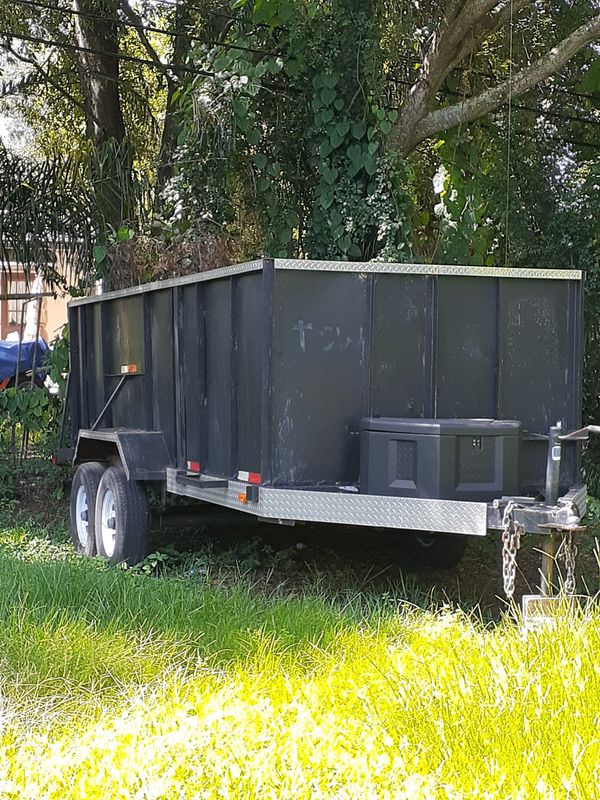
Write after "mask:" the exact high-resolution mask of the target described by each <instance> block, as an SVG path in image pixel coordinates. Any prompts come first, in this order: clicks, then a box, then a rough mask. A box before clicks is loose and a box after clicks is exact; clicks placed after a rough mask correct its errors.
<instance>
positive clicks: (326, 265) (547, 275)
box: [275, 258, 582, 281]
mask: <svg viewBox="0 0 600 800" xmlns="http://www.w3.org/2000/svg"><path fill="white" fill-rule="evenodd" d="M275 269H286V270H306V271H313V272H369V273H376V274H377V273H379V274H384V273H392V274H397V275H457V276H463V277H464V276H470V277H476V278H530V279H540V280H555V281H556V280H563V281H580V280H581V279H582V272H581V271H580V270H575V269H532V268H525V267H468V266H452V265H449V264H441V265H434V264H393V263H388V262H383V261H309V260H303V259H293V258H276V259H275Z"/></svg>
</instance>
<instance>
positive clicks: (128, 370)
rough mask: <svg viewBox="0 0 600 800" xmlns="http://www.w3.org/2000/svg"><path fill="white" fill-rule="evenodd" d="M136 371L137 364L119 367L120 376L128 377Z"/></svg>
mask: <svg viewBox="0 0 600 800" xmlns="http://www.w3.org/2000/svg"><path fill="white" fill-rule="evenodd" d="M137 371H138V370H137V364H123V365H122V366H121V375H130V374H131V373H135V372H137Z"/></svg>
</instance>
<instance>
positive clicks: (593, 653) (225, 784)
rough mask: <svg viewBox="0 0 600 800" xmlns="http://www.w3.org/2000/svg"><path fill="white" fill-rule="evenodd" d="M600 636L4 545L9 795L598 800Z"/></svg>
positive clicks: (25, 536)
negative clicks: (264, 589)
mask: <svg viewBox="0 0 600 800" xmlns="http://www.w3.org/2000/svg"><path fill="white" fill-rule="evenodd" d="M599 656H600V623H599V621H598V618H597V616H596V614H595V613H594V612H593V610H590V611H587V612H585V613H581V614H579V615H573V616H572V617H571V618H569V619H565V620H560V621H558V623H557V627H556V628H555V629H542V630H539V631H536V632H533V633H529V634H527V635H525V634H523V632H522V630H521V628H520V627H519V626H518V625H516V624H515V623H514V622H511V621H510V620H508V619H507V620H505V621H503V622H502V623H500V624H499V625H496V626H494V627H486V626H485V625H484V624H483V623H482V622H481V621H480V620H478V619H477V618H476V617H475V616H474V615H472V614H471V615H469V614H465V613H463V612H460V611H456V610H451V609H439V610H430V611H427V610H422V609H418V608H416V607H414V606H412V605H410V604H408V603H403V602H401V600H400V599H399V598H398V597H393V596H392V595H388V596H386V597H381V596H376V595H362V596H356V597H355V598H353V599H350V600H348V601H346V602H345V603H344V604H343V605H340V602H339V598H330V597H328V596H327V595H326V594H324V592H323V591H322V590H318V589H317V590H315V591H314V592H312V593H311V592H310V591H308V590H307V591H306V592H305V593H304V595H303V596H300V597H285V596H270V597H269V596H266V595H264V594H261V593H260V592H257V591H256V590H254V589H253V588H252V587H251V586H249V585H247V583H246V582H245V581H244V579H243V578H240V579H238V580H237V582H230V583H229V584H228V585H227V587H225V586H223V585H222V584H220V583H219V582H217V581H215V580H213V576H211V574H210V572H209V574H207V575H203V576H202V578H200V579H197V578H196V579H175V578H159V579H156V578H149V577H146V576H142V575H135V574H129V573H126V572H122V571H119V570H108V569H107V568H106V567H105V566H104V565H103V564H101V563H100V562H97V561H94V560H87V561H86V560H81V559H76V558H74V557H72V556H71V555H70V554H69V551H68V550H67V549H66V548H64V547H63V546H62V544H61V543H60V542H58V543H57V542H56V541H54V542H53V541H49V540H48V538H47V536H46V535H45V534H44V532H41V531H35V530H23V529H19V528H15V527H14V526H13V527H11V528H8V527H6V526H5V529H4V531H3V532H2V531H0V700H1V702H0V722H1V733H0V750H1V752H0V756H1V757H0V797H2V798H4V797H5V798H40V797H43V798H57V800H58V798H60V799H61V800H62V798H77V800H79V799H80V798H140V799H141V798H169V799H170V798H172V799H173V800H175V798H177V800H180V799H181V798H215V799H216V798H232V799H233V798H235V799H236V800H237V798H261V799H262V798H278V799H279V798H294V800H296V798H307V799H308V798H311V800H312V798H336V799H337V798H353V799H354V798H356V799H357V800H358V799H359V798H360V799H361V800H362V798H405V799H406V800H419V799H422V800H425V799H427V800H429V799H430V798H435V799H436V800H437V798H440V799H441V798H444V800H446V799H448V798H450V799H452V800H455V799H456V800H458V798H473V800H475V799H477V800H480V799H481V798H485V799H486V800H492V799H493V800H496V799H497V800H508V799H509V798H510V799H511V800H512V798H515V800H516V799H517V798H519V800H521V799H522V800H526V799H528V798H540V800H542V799H543V800H554V799H556V800H558V798H582V799H583V798H597V797H598V796H599V794H600V792H599V790H598V788H597V787H598V786H599V785H600V727H599V725H598V721H599V715H600V657H599Z"/></svg>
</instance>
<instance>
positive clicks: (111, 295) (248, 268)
mask: <svg viewBox="0 0 600 800" xmlns="http://www.w3.org/2000/svg"><path fill="white" fill-rule="evenodd" d="M262 265H263V262H262V259H260V260H259V259H257V260H256V261H246V262H244V263H243V264H233V265H232V266H230V267H219V268H218V269H209V270H207V271H206V272H194V273H193V274H192V275H183V276H182V277H181V278H168V279H167V280H163V281H153V282H152V283H143V284H140V285H139V286H132V287H130V288H129V289H117V290H115V291H114V292H106V293H105V294H98V295H94V296H93V297H79V298H77V299H76V300H71V301H70V302H69V304H68V305H69V306H81V305H85V304H86V303H97V302H100V301H102V300H116V299H118V298H120V297H131V296H132V295H136V294H143V293H144V292H152V291H155V290H158V289H172V288H173V287H175V286H187V285H189V284H192V283H199V282H201V281H213V280H217V279H218V278H230V277H231V276H232V275H243V274H244V273H245V272H260V270H261V269H262Z"/></svg>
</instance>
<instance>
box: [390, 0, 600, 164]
mask: <svg viewBox="0 0 600 800" xmlns="http://www.w3.org/2000/svg"><path fill="white" fill-rule="evenodd" d="M598 38H600V15H598V16H596V17H594V18H593V19H591V20H589V22H586V23H585V24H584V25H581V26H580V27H579V28H577V30H575V31H573V33H572V34H571V35H570V36H568V37H567V38H566V39H563V41H562V42H560V43H559V44H557V45H556V47H553V48H552V50H550V51H549V52H548V53H546V54H545V55H544V56H542V57H541V58H539V59H538V60H537V61H534V63H533V64H530V65H529V66H528V67H525V68H524V69H522V70H521V71H520V72H518V73H517V74H516V75H514V76H513V77H512V80H507V81H504V83H501V84H500V85H499V86H495V87H493V88H491V89H487V90H486V91H484V92H482V93H481V94H479V95H477V96H476V97H471V98H469V99H468V100H464V101H462V102H460V103H456V104H455V105H453V106H447V107H446V108H438V109H436V110H434V111H430V112H429V113H428V114H427V115H426V116H424V117H423V118H422V119H421V120H420V121H419V122H418V123H417V124H416V125H414V126H411V127H409V128H406V127H405V128H404V130H403V129H402V127H401V126H402V120H403V115H401V117H400V120H401V122H400V124H399V131H398V132H399V138H400V147H401V150H402V153H403V154H404V155H407V154H408V153H410V152H411V151H412V150H413V149H414V148H415V147H416V146H417V145H418V144H420V143H421V142H422V141H423V140H424V139H427V138H429V137H430V136H432V135H433V134H434V133H438V131H443V130H448V128H453V127H455V126H456V125H460V124H461V123H465V122H472V121H473V120H474V119H477V118H478V117H481V116H483V115H484V114H488V113H489V112H490V111H493V110H494V109H495V108H498V106H501V105H502V104H503V103H505V102H506V101H507V100H508V98H509V96H512V97H517V96H519V95H520V94H523V93H524V92H526V91H527V90H528V89H531V87H532V86H535V85H536V84H538V83H541V82H542V81H544V80H546V78H548V77H550V75H552V74H554V73H555V72H557V71H558V70H559V69H560V68H561V67H562V66H564V65H565V64H566V63H567V61H569V60H570V59H571V58H572V57H573V56H574V55H575V54H576V53H578V52H579V51H580V50H582V49H583V48H584V47H585V46H586V45H587V44H589V43H590V42H593V41H594V40H595V39H598ZM404 124H406V123H404ZM405 131H406V133H405ZM407 134H408V135H407Z"/></svg>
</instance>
